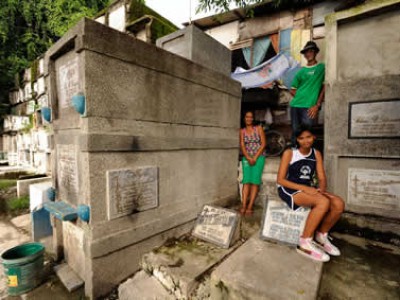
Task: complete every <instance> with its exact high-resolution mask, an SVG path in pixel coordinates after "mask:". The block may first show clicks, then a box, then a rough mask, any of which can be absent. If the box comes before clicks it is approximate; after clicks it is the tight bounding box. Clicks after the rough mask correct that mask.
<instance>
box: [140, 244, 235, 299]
mask: <svg viewBox="0 0 400 300" xmlns="http://www.w3.org/2000/svg"><path fill="white" fill-rule="evenodd" d="M240 245H241V242H239V243H237V244H236V245H234V246H233V247H231V248H229V249H222V248H220V247H218V246H215V245H212V244H209V243H206V242H203V241H199V240H196V239H187V240H183V241H177V242H175V243H174V244H172V245H171V246H163V247H161V248H159V249H157V250H156V251H153V252H150V253H148V254H146V255H145V256H144V257H143V259H142V268H143V269H144V270H146V271H147V272H149V273H152V274H153V276H154V277H155V278H157V279H158V280H159V281H160V282H161V283H162V284H163V285H164V286H165V287H166V289H167V290H168V291H170V292H171V293H173V294H174V295H175V296H176V297H177V298H179V299H181V298H183V299H187V298H189V297H190V296H191V294H192V293H193V292H194V291H195V289H196V288H197V287H198V285H199V283H200V281H199V280H200V278H201V277H202V275H203V274H205V273H206V272H207V271H209V270H210V269H211V268H212V267H213V266H215V265H216V264H217V263H219V262H220V261H221V260H223V259H224V258H225V257H226V256H228V255H229V254H231V253H232V252H233V251H234V250H235V249H236V248H237V247H238V246H240Z"/></svg>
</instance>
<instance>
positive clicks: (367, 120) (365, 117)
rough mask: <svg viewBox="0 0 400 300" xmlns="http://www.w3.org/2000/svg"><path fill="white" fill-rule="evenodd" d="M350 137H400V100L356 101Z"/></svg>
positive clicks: (352, 106) (353, 107) (353, 106)
mask: <svg viewBox="0 0 400 300" xmlns="http://www.w3.org/2000/svg"><path fill="white" fill-rule="evenodd" d="M350 109H351V120H350V137H399V136H400V114H399V112H400V100H397V101H381V102H368V103H354V104H352V105H351V106H350Z"/></svg>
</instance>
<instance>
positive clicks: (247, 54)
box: [242, 36, 271, 68]
mask: <svg viewBox="0 0 400 300" xmlns="http://www.w3.org/2000/svg"><path fill="white" fill-rule="evenodd" d="M270 45H271V40H270V38H269V37H267V36H265V37H262V38H258V39H255V40H254V43H253V45H252V47H245V48H242V52H243V56H244V59H245V60H246V62H247V65H248V66H249V67H250V68H254V67H256V66H258V65H260V64H261V62H262V61H263V59H264V57H265V54H266V53H267V51H268V48H269V46H270ZM252 50H253V51H252Z"/></svg>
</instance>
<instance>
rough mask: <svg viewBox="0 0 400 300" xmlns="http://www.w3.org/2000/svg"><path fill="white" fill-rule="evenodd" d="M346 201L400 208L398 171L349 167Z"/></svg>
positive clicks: (399, 175)
mask: <svg viewBox="0 0 400 300" xmlns="http://www.w3.org/2000/svg"><path fill="white" fill-rule="evenodd" d="M348 174H349V176H348V195H347V203H349V204H352V205H359V206H363V207H371V208H378V209H385V210H400V171H394V170H376V169H361V168H349V173H348Z"/></svg>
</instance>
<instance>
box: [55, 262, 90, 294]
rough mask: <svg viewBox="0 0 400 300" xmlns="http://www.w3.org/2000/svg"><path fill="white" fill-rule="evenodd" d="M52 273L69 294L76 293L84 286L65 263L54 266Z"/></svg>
mask: <svg viewBox="0 0 400 300" xmlns="http://www.w3.org/2000/svg"><path fill="white" fill-rule="evenodd" d="M54 272H55V273H56V275H57V276H58V278H59V279H60V280H61V282H62V283H63V284H64V286H65V288H66V289H67V290H68V291H69V292H73V291H76V290H77V289H79V288H80V287H81V286H83V284H84V282H83V280H82V279H81V278H79V276H78V275H76V273H75V272H74V271H73V270H72V269H71V267H70V266H68V264H67V263H64V264H62V265H58V266H55V267H54Z"/></svg>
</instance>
